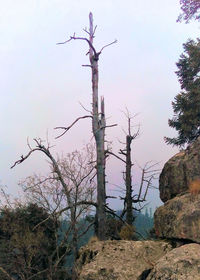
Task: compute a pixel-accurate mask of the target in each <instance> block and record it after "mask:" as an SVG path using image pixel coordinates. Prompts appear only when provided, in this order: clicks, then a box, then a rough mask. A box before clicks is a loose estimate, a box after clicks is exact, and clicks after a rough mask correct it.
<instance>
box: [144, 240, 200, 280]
mask: <svg viewBox="0 0 200 280" xmlns="http://www.w3.org/2000/svg"><path fill="white" fill-rule="evenodd" d="M144 279H145V278H144ZM161 279H162V280H199V279H200V245H199V244H194V243H193V244H187V245H184V246H181V247H179V248H176V249H173V250H172V251H170V252H168V253H167V254H166V255H165V256H163V257H162V258H161V259H160V260H159V261H158V262H157V264H156V265H155V266H154V268H153V269H152V271H151V272H150V274H149V275H148V277H147V278H146V280H161Z"/></svg>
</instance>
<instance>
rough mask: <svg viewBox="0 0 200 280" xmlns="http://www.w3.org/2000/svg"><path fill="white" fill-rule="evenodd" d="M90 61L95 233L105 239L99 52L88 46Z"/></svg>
mask: <svg viewBox="0 0 200 280" xmlns="http://www.w3.org/2000/svg"><path fill="white" fill-rule="evenodd" d="M89 20H90V43H91V45H93V37H94V29H93V16H92V13H90V15H89ZM89 54H90V63H91V69H92V115H93V121H92V131H93V135H94V138H95V142H96V155H97V166H96V168H97V204H98V207H97V221H98V227H97V231H98V232H97V235H98V238H99V239H100V240H105V239H106V236H105V220H106V212H105V204H106V195H105V126H106V124H105V112H104V99H103V98H102V99H101V112H99V100H98V82H99V72H98V59H99V53H96V52H95V50H94V49H93V48H92V47H91V46H90V50H89Z"/></svg>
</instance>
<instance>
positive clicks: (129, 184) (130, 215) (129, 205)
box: [125, 135, 134, 225]
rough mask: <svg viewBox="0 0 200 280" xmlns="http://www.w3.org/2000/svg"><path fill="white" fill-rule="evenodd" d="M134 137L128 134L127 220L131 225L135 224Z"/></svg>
mask: <svg viewBox="0 0 200 280" xmlns="http://www.w3.org/2000/svg"><path fill="white" fill-rule="evenodd" d="M132 140H133V137H132V136H130V135H127V136H126V178H125V182H126V198H125V199H126V222H127V224H129V225H132V224H133V220H134V218H133V207H132V203H133V202H132V177H131V167H132V162H131V142H132Z"/></svg>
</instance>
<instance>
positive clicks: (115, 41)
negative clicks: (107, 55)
mask: <svg viewBox="0 0 200 280" xmlns="http://www.w3.org/2000/svg"><path fill="white" fill-rule="evenodd" d="M115 43H117V40H116V39H115V40H114V41H113V42H111V43H110V44H107V45H105V46H103V47H102V48H101V50H100V52H99V53H101V52H102V51H103V50H104V49H105V48H107V47H109V46H111V45H113V44H115Z"/></svg>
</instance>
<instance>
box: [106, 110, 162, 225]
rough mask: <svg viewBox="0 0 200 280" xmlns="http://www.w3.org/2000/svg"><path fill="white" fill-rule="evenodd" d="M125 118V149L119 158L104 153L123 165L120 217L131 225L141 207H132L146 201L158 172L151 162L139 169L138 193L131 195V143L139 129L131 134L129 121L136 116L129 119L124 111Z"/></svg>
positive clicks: (128, 114) (129, 116)
mask: <svg viewBox="0 0 200 280" xmlns="http://www.w3.org/2000/svg"><path fill="white" fill-rule="evenodd" d="M125 116H126V118H127V122H128V128H127V131H124V132H125V134H126V142H125V143H124V144H125V148H124V149H120V151H119V156H118V155H116V154H115V153H113V152H111V151H109V150H108V151H106V153H108V154H111V155H113V156H115V157H116V158H117V159H119V160H121V161H122V162H123V163H125V172H123V178H124V181H125V187H126V190H125V197H120V198H121V199H122V200H124V209H123V211H122V214H121V217H123V216H124V215H125V214H126V223H127V224H129V225H132V224H133V221H134V215H133V210H137V211H138V210H140V209H141V207H139V208H136V207H135V206H134V205H135V204H141V203H142V202H145V201H146V196H147V192H148V189H149V188H150V187H152V182H153V180H154V179H155V176H156V174H157V172H158V170H157V169H154V167H155V166H156V165H157V164H152V162H147V163H146V164H145V166H144V167H143V168H141V167H140V168H141V171H142V176H141V182H140V187H139V192H138V194H133V187H132V167H133V165H134V164H133V161H132V158H131V145H132V141H133V140H135V139H136V138H137V137H138V136H139V129H140V127H139V128H138V129H137V131H136V132H135V133H133V132H132V126H131V120H132V119H133V118H134V117H135V116H136V115H135V116H133V117H131V115H130V113H129V111H128V110H126V113H125Z"/></svg>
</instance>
